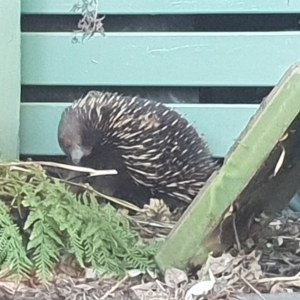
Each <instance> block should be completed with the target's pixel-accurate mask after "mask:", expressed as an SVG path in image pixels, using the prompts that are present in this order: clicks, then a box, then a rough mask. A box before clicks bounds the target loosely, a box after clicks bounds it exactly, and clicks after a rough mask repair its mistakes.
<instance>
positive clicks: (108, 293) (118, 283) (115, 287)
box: [100, 274, 129, 300]
mask: <svg viewBox="0 0 300 300" xmlns="http://www.w3.org/2000/svg"><path fill="white" fill-rule="evenodd" d="M128 277H129V276H128V275H127V274H126V275H125V276H124V278H123V279H122V280H120V281H119V282H117V283H116V284H115V285H114V286H113V287H112V288H111V289H110V290H108V291H107V292H106V293H105V294H104V295H103V296H102V297H101V298H100V300H104V299H106V298H107V297H108V296H109V295H110V294H111V293H113V292H114V291H115V290H116V289H117V288H118V287H119V286H120V285H121V284H122V283H123V282H124V281H126V280H127V279H128Z"/></svg>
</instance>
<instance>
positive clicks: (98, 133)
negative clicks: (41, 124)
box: [58, 91, 218, 208]
mask: <svg viewBox="0 0 300 300" xmlns="http://www.w3.org/2000/svg"><path fill="white" fill-rule="evenodd" d="M58 140H59V145H60V147H61V148H62V150H63V151H64V152H65V153H66V155H67V156H68V157H70V158H71V159H72V161H73V163H74V164H80V165H83V166H88V167H94V168H98V169H100V168H102V169H106V168H114V169H117V170H118V173H119V177H116V176H110V184H109V183H108V181H109V180H108V179H107V178H108V177H107V178H106V179H105V182H104V181H103V180H104V179H103V177H102V176H99V177H98V179H97V180H98V183H96V184H95V185H97V184H99V182H100V185H101V186H102V187H105V186H106V187H107V189H108V192H109V193H111V195H112V196H116V197H120V193H119V194H118V193H117V191H124V190H126V191H127V192H129V191H131V193H132V197H133V198H135V200H130V201H132V202H134V203H135V204H137V205H139V206H142V205H143V204H144V203H145V202H147V201H149V197H155V198H162V199H164V200H165V202H166V203H167V204H168V205H169V206H170V207H171V208H172V207H173V208H174V207H175V206H179V204H180V203H190V202H191V201H192V200H193V199H194V197H195V196H196V194H197V193H198V192H199V190H200V189H201V187H202V186H203V185H204V183H205V182H206V180H207V179H208V178H209V177H210V175H211V174H212V173H213V172H214V171H215V170H216V169H217V168H218V166H217V163H216V161H214V160H213V158H212V156H211V154H210V151H209V149H208V147H207V145H206V143H205V142H204V141H203V139H202V138H201V137H200V136H199V135H198V133H197V132H196V130H195V129H194V128H193V127H192V125H191V124H189V123H188V122H187V120H186V119H185V118H183V117H181V116H180V115H179V114H178V113H177V112H175V111H173V110H172V109H170V108H168V107H166V106H165V105H163V104H161V103H159V102H155V101H151V100H148V99H142V98H140V97H138V96H136V97H129V96H123V95H121V94H118V93H109V92H98V91H90V92H89V93H88V94H87V95H86V96H85V97H84V98H81V99H79V100H77V101H75V102H74V103H73V105H72V106H70V107H68V108H66V110H65V111H64V112H63V114H62V117H61V120H60V124H59V129H58ZM100 177H101V178H100ZM101 180H102V184H101ZM103 182H104V183H103ZM143 195H144V196H145V195H146V197H143ZM122 196H123V197H126V195H124V193H123V195H122ZM146 198H147V199H146ZM125 199H126V198H125ZM126 200H129V199H126Z"/></svg>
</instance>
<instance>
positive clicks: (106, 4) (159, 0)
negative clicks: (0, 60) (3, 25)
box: [21, 0, 300, 14]
mask: <svg viewBox="0 0 300 300" xmlns="http://www.w3.org/2000/svg"><path fill="white" fill-rule="evenodd" d="M21 2H22V12H23V13H27V14H28V13H31V14H37V13H42V14H69V13H70V10H71V8H72V6H73V5H74V4H75V3H77V2H79V3H80V1H77V0H76V1H75V0H63V1H62V0H51V1H50V0H22V1H21ZM98 11H99V12H100V13H103V14H210V13H299V12H300V2H299V1H298V0H276V1H274V0H214V1H211V0H201V1H195V0H143V1H141V0H101V1H99V9H98Z"/></svg>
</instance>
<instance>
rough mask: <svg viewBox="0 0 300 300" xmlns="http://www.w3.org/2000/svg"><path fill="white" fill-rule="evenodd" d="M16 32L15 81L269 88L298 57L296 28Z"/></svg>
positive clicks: (298, 34) (26, 82)
mask: <svg viewBox="0 0 300 300" xmlns="http://www.w3.org/2000/svg"><path fill="white" fill-rule="evenodd" d="M72 36H73V35H72V34H71V33H23V34H22V83H23V84H36V85H107V86H109V85H118V86H120V85H121V86H122V85H123V86H151V85H153V86H273V85H275V84H276V83H277V82H278V80H279V79H280V78H281V76H282V75H283V73H284V72H285V70H286V69H288V68H289V67H290V65H291V64H293V63H295V62H296V61H298V60H299V59H300V51H299V49H300V32H297V31H293V32H277V33H274V32H273V33H272V32H255V33H254V32H244V33H237V32H224V33H203V32H202V33H199V32H198V33H197V32H194V33H191V32H188V33H170V32H167V33H165V32H160V33H107V34H106V36H104V37H103V36H100V35H97V36H94V37H92V38H91V39H90V40H87V41H85V42H84V44H82V43H77V44H73V43H72V42H71V39H72Z"/></svg>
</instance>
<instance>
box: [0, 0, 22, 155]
mask: <svg viewBox="0 0 300 300" xmlns="http://www.w3.org/2000/svg"><path fill="white" fill-rule="evenodd" d="M20 35H21V33H20V1H18V0H2V1H0V40H1V42H0V106H1V109H0V157H1V158H2V159H5V160H11V159H16V158H18V154H19V118H20V117H19V111H20V87H21V85H20V81H21V78H20V76H21V71H20V51H21V50H20V48H21V45H20Z"/></svg>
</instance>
